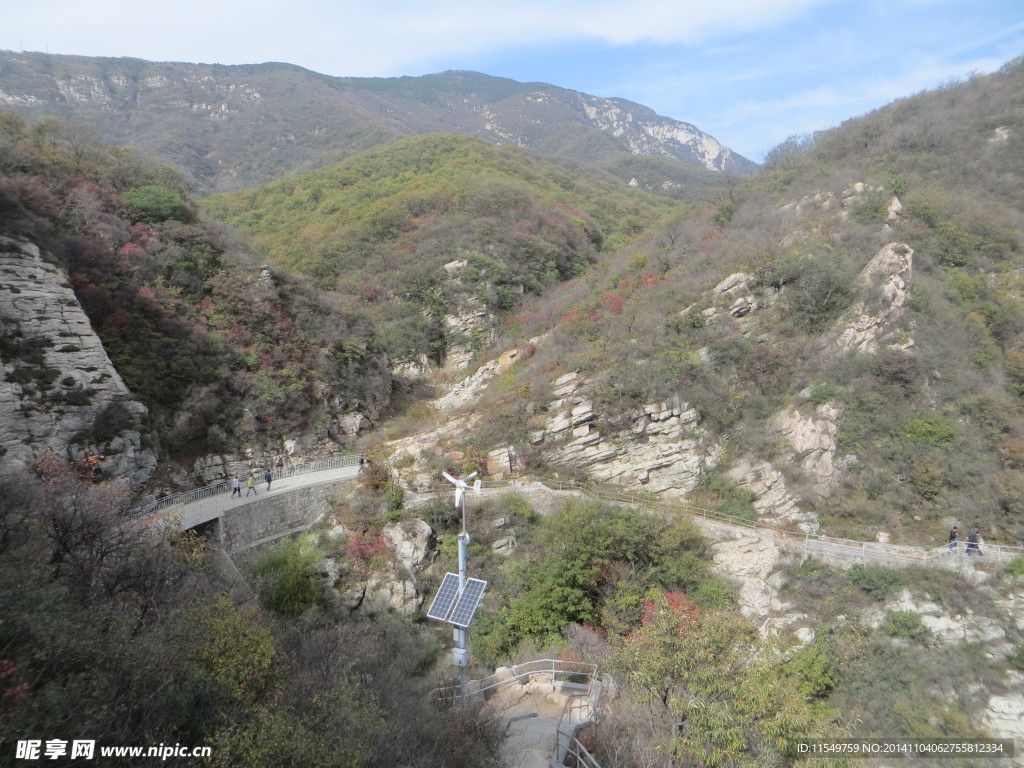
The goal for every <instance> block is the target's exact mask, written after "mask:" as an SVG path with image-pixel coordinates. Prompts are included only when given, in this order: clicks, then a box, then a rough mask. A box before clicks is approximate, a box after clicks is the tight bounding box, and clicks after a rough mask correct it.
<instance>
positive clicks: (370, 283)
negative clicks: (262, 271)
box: [202, 134, 678, 362]
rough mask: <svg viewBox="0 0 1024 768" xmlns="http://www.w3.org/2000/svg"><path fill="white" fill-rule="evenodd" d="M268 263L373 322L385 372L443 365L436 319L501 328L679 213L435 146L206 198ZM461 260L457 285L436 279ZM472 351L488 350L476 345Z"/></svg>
mask: <svg viewBox="0 0 1024 768" xmlns="http://www.w3.org/2000/svg"><path fill="white" fill-rule="evenodd" d="M202 208H203V210H204V211H206V212H207V213H209V214H210V215H212V216H214V217H216V218H218V219H220V220H222V221H225V222H227V223H229V224H231V225H232V226H233V227H234V228H235V229H236V230H237V231H239V232H240V233H242V234H244V236H245V237H246V240H247V242H249V243H251V244H252V246H253V247H254V248H256V249H257V250H258V251H259V253H261V254H262V255H263V257H264V258H266V259H267V260H268V261H269V262H271V263H274V264H277V265H280V266H282V267H286V268H288V269H292V270H295V271H297V272H300V273H302V274H305V275H307V276H308V277H310V278H311V279H312V280H313V281H314V283H315V284H316V285H317V286H318V287H320V288H321V289H324V290H329V291H335V292H337V294H338V295H339V296H340V301H341V303H342V305H343V306H347V307H351V308H353V309H358V311H360V312H365V313H367V314H368V315H369V316H370V317H373V318H374V320H375V321H376V322H377V325H378V327H379V329H380V332H379V338H381V339H382V342H383V343H384V346H385V348H386V349H387V350H388V352H389V354H390V355H391V357H392V359H393V360H394V361H396V362H401V361H406V360H410V359H415V358H416V357H417V356H418V355H425V356H427V357H429V358H431V359H433V360H434V361H435V362H440V361H441V360H442V359H443V357H444V354H445V351H446V349H447V348H448V347H449V346H450V345H452V344H456V343H459V341H460V340H459V339H453V338H451V336H452V334H451V333H450V332H449V331H448V329H447V327H446V325H445V320H444V319H445V316H448V315H455V314H458V313H459V312H460V311H463V310H465V309H466V308H467V307H478V308H481V309H485V310H486V311H488V312H489V313H491V314H492V315H493V317H494V319H495V320H496V321H497V320H500V319H501V318H503V317H505V316H507V315H508V314H509V313H510V312H512V311H513V310H515V309H516V307H518V306H519V303H520V299H521V297H522V296H524V295H526V296H540V295H543V294H545V293H546V292H548V291H549V290H551V289H552V288H553V287H554V286H555V285H556V284H558V283H561V282H564V281H566V280H569V279H572V278H574V277H577V276H579V275H581V274H583V273H584V272H586V271H587V269H588V268H589V267H590V266H591V265H593V264H595V263H596V262H597V261H598V259H599V255H600V254H601V253H602V252H604V251H606V250H609V249H611V250H615V249H617V248H619V247H621V246H622V245H623V244H625V243H627V242H629V241H630V240H632V239H634V238H636V237H637V236H638V235H640V233H643V232H644V231H646V230H649V229H650V228H651V227H652V226H653V225H654V224H655V223H656V222H657V221H659V219H661V218H664V217H665V216H667V215H669V214H670V213H671V212H672V211H673V210H676V209H677V208H678V204H676V203H673V202H672V201H670V200H666V199H664V198H660V197H657V196H654V195H651V194H647V193H644V192H641V191H639V190H635V189H631V188H629V187H623V186H622V185H621V184H619V185H616V184H614V183H612V182H611V181H608V180H607V179H604V178H602V177H599V176H594V175H592V174H589V173H586V172H585V171H583V170H582V169H578V171H577V172H576V173H572V172H570V171H569V170H567V169H565V168H563V167H560V166H558V165H555V164H554V163H551V162H549V161H546V160H543V159H542V158H539V157H538V156H536V155H532V154H530V153H527V152H525V151H523V150H520V149H517V148H514V147H502V148H498V147H493V146H490V145H488V144H487V143H485V142H484V141H482V140H480V139H475V138H471V137H464V136H457V135H453V134H437V135H432V136H424V137H417V138H410V139H404V140H402V141H400V142H396V143H394V144H389V145H387V146H385V147H381V148H377V149H374V150H371V151H369V152H366V153H363V154H361V155H359V156H358V157H355V158H352V159H351V160H347V161H345V162H343V163H340V164H338V165H334V166H330V167H328V168H324V169H322V170H319V171H313V172H310V173H307V174H303V175H301V176H297V177H294V178H291V179H288V180H285V181H280V182H276V183H274V184H270V185H267V186H264V187H260V188H258V189H255V190H250V191H246V192H238V193H234V194H231V195H219V196H215V197H212V198H207V199H206V200H204V201H203V202H202ZM456 260H465V261H466V262H467V264H466V269H464V270H462V271H461V272H460V273H459V275H458V280H457V284H456V282H455V281H453V280H449V279H448V275H446V273H445V271H444V270H443V269H442V266H443V265H444V264H446V263H448V262H453V261H456ZM473 341H474V343H475V344H476V347H477V349H479V348H480V347H481V346H482V345H483V344H482V343H481V342H483V343H486V336H485V337H484V339H483V340H481V339H475V340H473Z"/></svg>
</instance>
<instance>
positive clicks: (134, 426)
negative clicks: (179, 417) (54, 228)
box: [0, 237, 156, 484]
mask: <svg viewBox="0 0 1024 768" xmlns="http://www.w3.org/2000/svg"><path fill="white" fill-rule="evenodd" d="M0 327H2V331H0V362H2V364H3V380H2V381H0V471H11V470H14V469H20V468H23V467H24V466H25V465H26V464H28V463H30V462H32V461H34V460H37V459H39V458H41V457H42V456H43V455H45V454H46V453H47V452H48V451H53V452H54V453H56V454H57V455H58V456H62V457H68V458H73V459H78V460H81V459H84V458H85V457H86V456H89V455H94V456H101V457H102V462H101V464H100V467H101V469H102V470H103V471H104V472H105V473H106V474H108V475H109V476H112V477H117V478H121V479H124V480H127V481H128V482H130V483H133V484H142V483H144V482H145V481H146V480H147V479H148V478H149V476H150V474H151V473H152V472H153V469H154V467H155V466H156V454H155V452H154V449H153V447H152V444H151V441H152V435H151V434H149V430H148V426H147V424H146V417H147V413H148V411H147V409H146V407H145V406H144V405H143V404H142V403H140V402H138V401H137V400H136V399H135V398H134V397H133V396H132V393H131V392H130V391H129V390H128V388H127V387H126V386H125V385H124V382H123V381H122V380H121V377H120V376H119V375H118V372H117V371H116V370H115V369H114V366H113V365H112V364H111V362H110V359H109V358H108V357H107V354H106V352H105V351H104V349H103V345H102V343H101V342H100V339H99V337H98V336H96V334H95V333H94V332H93V329H92V325H91V324H90V323H89V320H88V318H87V317H86V316H85V313H84V312H83V311H82V307H81V305H80V304H79V303H78V300H77V299H76V298H75V294H74V292H73V291H72V290H71V286H70V285H69V283H68V280H67V276H66V275H65V274H64V273H63V272H62V271H61V270H60V269H59V268H57V267H55V266H54V265H52V264H50V263H48V262H46V261H44V260H43V259H42V258H41V256H40V252H39V248H38V247H37V246H35V245H34V244H33V243H30V242H27V241H23V240H14V239H11V238H8V237H0Z"/></svg>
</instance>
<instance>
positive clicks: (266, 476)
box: [263, 469, 274, 493]
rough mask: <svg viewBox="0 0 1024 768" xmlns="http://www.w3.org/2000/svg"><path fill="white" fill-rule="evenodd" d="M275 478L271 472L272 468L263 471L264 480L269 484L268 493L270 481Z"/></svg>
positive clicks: (268, 486) (268, 485)
mask: <svg viewBox="0 0 1024 768" xmlns="http://www.w3.org/2000/svg"><path fill="white" fill-rule="evenodd" d="M273 479H274V476H273V475H272V474H270V470H269V469H268V470H267V471H266V472H264V473H263V480H264V482H265V483H266V484H267V493H270V481H271V480H273Z"/></svg>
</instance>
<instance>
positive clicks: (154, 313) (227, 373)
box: [0, 113, 391, 482]
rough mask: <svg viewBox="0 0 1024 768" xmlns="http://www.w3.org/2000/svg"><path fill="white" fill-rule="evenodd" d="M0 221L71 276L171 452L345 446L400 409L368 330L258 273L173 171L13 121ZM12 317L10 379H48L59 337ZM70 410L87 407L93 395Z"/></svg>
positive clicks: (366, 324)
mask: <svg viewBox="0 0 1024 768" xmlns="http://www.w3.org/2000/svg"><path fill="white" fill-rule="evenodd" d="M0 228H2V231H3V233H4V234H5V235H6V236H8V237H14V238H19V239H23V240H25V241H27V242H31V243H33V244H35V245H37V246H39V247H40V248H41V249H42V251H43V252H44V254H45V258H47V259H50V260H52V261H53V262H54V263H56V264H57V265H59V266H60V267H61V268H63V269H64V270H65V271H66V274H67V275H68V279H69V280H70V283H71V286H72V287H73V289H74V292H75V296H76V297H77V299H78V301H79V302H80V303H81V305H82V307H83V308H84V310H85V312H86V314H87V315H88V317H89V320H90V321H91V323H92V326H93V329H94V330H95V332H96V333H97V334H99V336H100V338H101V339H102V342H103V346H104V348H105V349H106V352H107V354H108V355H109V357H110V358H111V360H112V361H113V363H114V365H115V366H116V368H117V370H118V372H119V373H120V375H121V377H122V378H123V379H124V381H125V383H126V384H127V385H128V387H129V389H130V390H131V391H132V393H133V394H134V395H135V396H136V397H137V398H139V399H140V400H141V401H142V402H143V403H144V404H145V405H146V406H148V408H149V417H150V422H151V423H149V424H148V425H146V426H145V429H144V431H145V432H147V433H148V439H149V440H151V441H155V445H156V446H157V447H158V448H159V450H160V451H161V452H162V453H163V454H166V453H167V452H170V453H172V454H181V455H183V456H190V455H192V456H194V455H195V454H202V453H207V452H215V451H235V450H240V449H241V448H242V447H243V446H251V445H273V444H275V443H278V442H279V441H280V439H281V438H282V436H285V435H287V436H292V437H294V436H296V435H299V434H307V435H310V441H311V442H313V441H315V440H323V441H325V443H326V444H328V445H330V446H333V449H335V450H336V449H338V447H339V446H340V445H342V444H344V443H346V442H350V441H351V440H352V439H354V437H355V434H356V432H357V428H353V427H352V423H353V422H352V419H353V414H356V416H355V422H354V423H355V424H358V423H359V422H360V420H361V419H363V418H367V419H375V418H376V417H377V415H378V414H379V413H380V411H381V410H382V409H383V408H384V407H385V406H387V404H388V402H389V400H390V396H391V374H390V370H389V368H388V364H387V359H386V357H385V355H384V354H383V352H382V351H381V350H380V347H379V345H378V344H377V342H376V341H375V337H374V330H373V326H372V323H371V322H370V321H369V320H368V319H367V318H366V317H364V316H362V315H359V314H355V313H351V312H346V311H343V310H341V309H339V307H338V306H337V305H332V304H330V303H328V302H326V301H325V300H324V299H323V298H322V297H320V296H319V295H317V293H316V292H315V291H314V290H313V289H312V288H311V287H310V286H309V285H308V284H306V283H305V282H304V281H302V280H301V279H299V278H296V277H293V276H291V275H289V274H288V273H286V272H272V271H269V270H264V269H262V267H261V264H262V262H260V261H258V260H257V259H256V258H255V257H253V256H252V254H251V253H250V252H248V251H246V249H245V248H244V247H242V246H240V245H239V244H238V243H236V242H234V241H233V240H232V239H231V237H229V236H228V235H227V234H225V233H224V232H223V231H222V230H220V229H218V228H216V227H210V226H207V225H206V224H204V223H203V222H201V221H200V220H199V218H198V215H197V212H196V210H195V208H194V206H193V204H192V203H191V202H190V201H189V200H188V198H187V196H186V194H185V192H184V190H183V185H182V182H181V179H180V177H179V176H178V175H177V174H176V173H174V172H173V171H170V170H169V169H167V168H165V167H162V166H157V165H153V164H151V163H149V162H148V161H145V160H142V159H140V158H138V157H136V156H134V155H132V154H129V153H126V152H124V151H121V150H116V149H111V148H109V147H106V146H104V145H101V144H98V143H92V142H88V141H83V140H82V138H81V136H80V135H79V134H78V133H77V132H76V131H75V130H74V129H69V128H67V127H65V126H63V125H61V124H56V123H47V124H43V125H39V126H35V127H33V128H29V127H28V126H27V125H25V123H24V122H23V121H22V120H21V119H20V118H17V117H16V116H14V115H11V114H8V113H5V114H3V115H0ZM3 321H4V328H5V334H6V336H7V337H8V343H7V345H6V346H5V347H4V359H3V362H4V364H5V366H6V367H7V370H8V378H7V380H8V381H9V382H17V381H20V380H21V379H24V378H25V372H26V371H29V370H35V369H39V370H40V371H42V368H40V364H39V361H38V360H36V359H35V358H34V357H33V355H34V354H37V352H38V350H39V349H40V348H41V347H44V346H47V345H50V346H52V345H53V344H54V343H56V342H57V341H58V340H49V339H35V341H33V340H32V339H33V338H34V337H32V336H31V334H32V330H31V329H29V328H25V329H21V328H20V326H19V324H18V318H15V317H5V318H3ZM26 333H27V334H29V336H28V337H25V338H24V339H21V335H24V334H26ZM18 334H20V335H18ZM16 335H18V336H17V338H15V336H16ZM19 339H21V341H19ZM15 342H17V343H15ZM25 342H28V343H25ZM33 349H35V350H36V352H33ZM32 366H35V367H34V368H33V367H32ZM44 367H45V366H44ZM19 372H20V373H19ZM43 373H45V372H44V371H42V372H41V373H40V374H39V376H42V377H43V379H41V380H44V379H45V378H46V377H45V376H43ZM39 376H37V377H36V378H39ZM19 377H20V378H19ZM50 378H52V376H51V377H50ZM48 384H53V382H52V381H51V382H48ZM72 404H73V405H88V397H87V395H86V396H85V400H84V402H76V403H72ZM110 418H111V417H110V415H109V414H107V415H106V416H101V415H97V425H98V426H95V429H98V430H102V429H106V430H109V429H111V428H112V426H111V425H110V424H109V423H106V422H109V420H110ZM104 419H106V422H104V424H101V423H100V422H101V421H103V420H104ZM115 431H116V429H115ZM190 482H191V481H190Z"/></svg>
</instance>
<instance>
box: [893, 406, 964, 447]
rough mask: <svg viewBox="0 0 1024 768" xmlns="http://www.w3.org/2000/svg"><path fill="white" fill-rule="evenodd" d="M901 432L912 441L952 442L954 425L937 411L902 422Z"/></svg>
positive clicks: (932, 443) (954, 432)
mask: <svg viewBox="0 0 1024 768" xmlns="http://www.w3.org/2000/svg"><path fill="white" fill-rule="evenodd" d="M903 434H904V435H906V437H907V439H908V440H910V442H912V443H923V444H927V445H942V444H945V443H951V442H953V439H954V438H955V437H956V425H955V424H954V423H953V422H952V421H950V420H949V419H947V418H946V417H945V416H942V415H941V414H938V413H926V414H924V415H921V416H918V417H916V418H913V419H908V420H907V421H905V422H903Z"/></svg>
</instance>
